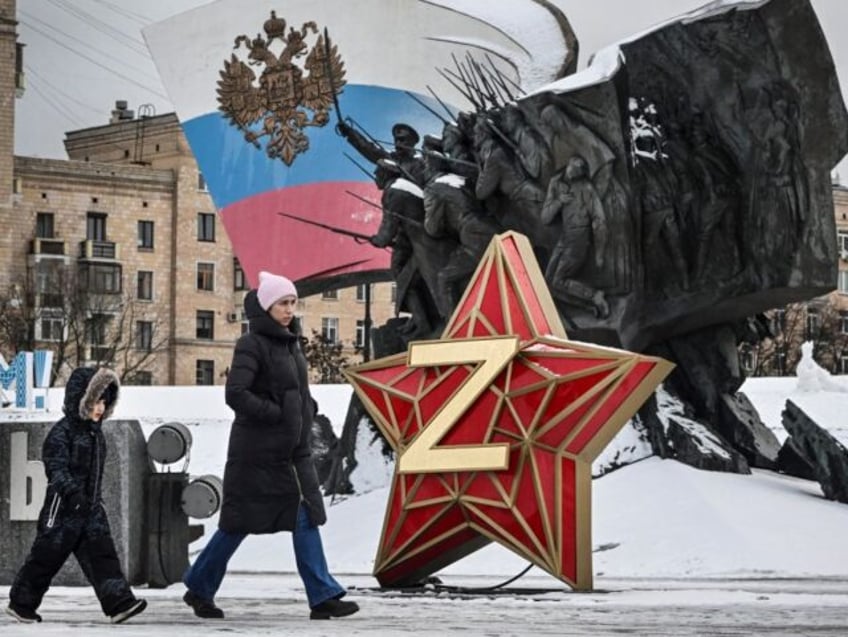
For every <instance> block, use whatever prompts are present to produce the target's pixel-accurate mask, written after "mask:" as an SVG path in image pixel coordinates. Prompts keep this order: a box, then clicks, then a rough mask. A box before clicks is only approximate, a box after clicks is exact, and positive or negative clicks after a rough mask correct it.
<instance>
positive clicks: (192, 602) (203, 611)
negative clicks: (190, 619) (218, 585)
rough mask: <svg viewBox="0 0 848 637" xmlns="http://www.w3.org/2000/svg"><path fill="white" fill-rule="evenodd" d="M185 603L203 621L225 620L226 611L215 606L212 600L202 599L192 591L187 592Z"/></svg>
mask: <svg viewBox="0 0 848 637" xmlns="http://www.w3.org/2000/svg"><path fill="white" fill-rule="evenodd" d="M183 601H184V602H185V603H186V604H188V605H189V606H191V607H192V608H193V609H194V614H195V615H197V616H198V617H200V618H202V619H224V611H222V610H221V609H220V608H218V607H217V606H215V602H214V601H212V600H211V599H201V598H200V597H198V596H197V595H195V594H194V593H192V592H191V591H186V592H185V595H183Z"/></svg>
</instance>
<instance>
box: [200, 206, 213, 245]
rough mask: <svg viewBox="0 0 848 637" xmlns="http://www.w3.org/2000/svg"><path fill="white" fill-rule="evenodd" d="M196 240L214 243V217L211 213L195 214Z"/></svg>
mask: <svg viewBox="0 0 848 637" xmlns="http://www.w3.org/2000/svg"><path fill="white" fill-rule="evenodd" d="M197 240H198V241H215V215H214V213H211V212H199V213H197Z"/></svg>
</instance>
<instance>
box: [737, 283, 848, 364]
mask: <svg viewBox="0 0 848 637" xmlns="http://www.w3.org/2000/svg"><path fill="white" fill-rule="evenodd" d="M766 317H767V318H768V320H769V323H770V326H771V335H770V336H769V337H766V338H763V339H761V340H759V341H758V342H747V343H743V344H741V345H740V348H739V353H740V358H741V360H742V361H743V366H744V367H745V368H746V372H747V373H748V375H750V376H790V375H793V374H794V373H795V369H796V368H797V366H798V362H799V361H800V360H801V345H802V344H803V343H804V342H805V341H810V342H812V344H813V358H814V359H815V361H816V362H817V363H818V364H819V365H821V366H822V367H824V368H825V369H828V370H830V371H831V372H833V373H841V372H842V371H843V370H842V359H843V356H845V355H848V314H846V313H845V312H844V311H843V310H840V309H839V307H838V306H837V304H836V303H835V302H834V300H833V299H832V298H831V297H829V296H826V297H820V298H817V299H814V300H813V301H810V302H808V303H792V304H790V305H787V306H786V307H783V308H778V309H774V310H769V311H768V312H766Z"/></svg>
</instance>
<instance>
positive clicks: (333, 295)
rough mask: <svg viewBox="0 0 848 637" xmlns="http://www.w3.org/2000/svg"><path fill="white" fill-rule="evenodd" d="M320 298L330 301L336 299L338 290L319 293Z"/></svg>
mask: <svg viewBox="0 0 848 637" xmlns="http://www.w3.org/2000/svg"><path fill="white" fill-rule="evenodd" d="M321 298H322V299H331V300H333V299H338V298H339V291H338V290H324V291H323V292H321Z"/></svg>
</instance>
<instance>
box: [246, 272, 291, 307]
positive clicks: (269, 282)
mask: <svg viewBox="0 0 848 637" xmlns="http://www.w3.org/2000/svg"><path fill="white" fill-rule="evenodd" d="M256 296H257V297H259V305H261V306H262V309H263V310H265V311H266V312H267V311H268V309H269V308H270V307H271V306H272V305H274V303H276V302H277V301H279V300H280V299H281V298H283V297H284V296H293V297H295V298H297V288H295V287H294V283H292V282H291V281H290V280H289V279H287V278H286V277H284V276H280V275H279V274H271V273H270V272H265V271H262V272H260V273H259V289H258V290H257V293H256Z"/></svg>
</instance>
